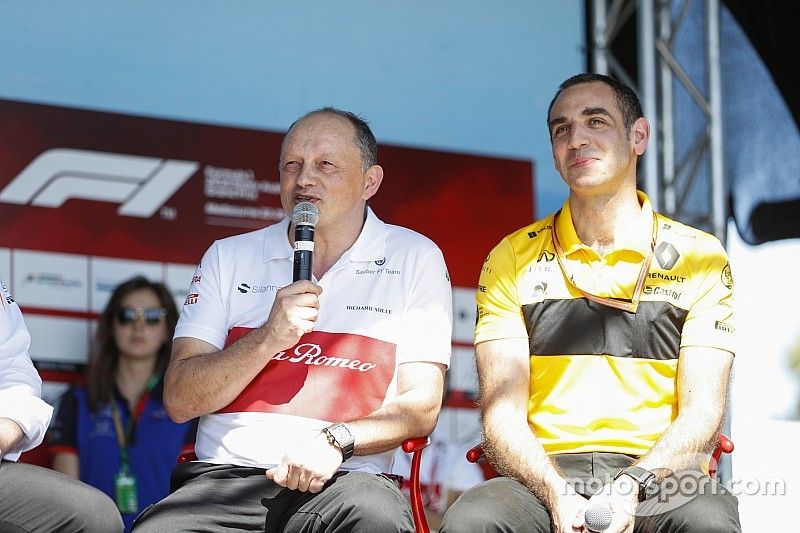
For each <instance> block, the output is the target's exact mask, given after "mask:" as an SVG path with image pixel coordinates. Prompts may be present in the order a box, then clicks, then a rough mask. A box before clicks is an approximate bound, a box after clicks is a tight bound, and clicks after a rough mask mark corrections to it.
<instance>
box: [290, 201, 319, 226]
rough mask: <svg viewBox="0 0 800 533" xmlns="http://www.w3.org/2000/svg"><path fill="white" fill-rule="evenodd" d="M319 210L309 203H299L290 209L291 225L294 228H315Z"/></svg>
mask: <svg viewBox="0 0 800 533" xmlns="http://www.w3.org/2000/svg"><path fill="white" fill-rule="evenodd" d="M318 220H319V209H317V206H315V205H314V204H312V203H311V202H300V203H298V204H297V205H296V206H294V209H292V223H294V225H295V226H312V227H313V226H316V225H317V221H318Z"/></svg>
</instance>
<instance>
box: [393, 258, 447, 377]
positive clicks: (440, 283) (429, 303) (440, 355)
mask: <svg viewBox="0 0 800 533" xmlns="http://www.w3.org/2000/svg"><path fill="white" fill-rule="evenodd" d="M421 259H422V260H421V261H420V264H419V265H418V266H417V267H416V268H415V276H414V278H413V279H412V280H411V295H410V297H409V303H408V305H407V306H406V309H405V314H404V317H403V321H402V325H403V326H402V327H403V329H404V331H403V332H402V334H401V335H400V336H399V337H400V339H401V342H400V344H399V345H398V362H400V363H406V362H410V361H427V362H433V363H441V364H443V365H446V366H447V365H449V364H450V352H451V350H452V344H451V335H452V329H453V295H452V289H451V286H450V276H449V274H448V272H447V266H446V265H445V262H444V257H443V256H442V252H441V250H439V248H438V247H436V246H435V245H434V244H433V243H431V244H430V248H428V249H427V250H425V252H424V253H423V254H421Z"/></svg>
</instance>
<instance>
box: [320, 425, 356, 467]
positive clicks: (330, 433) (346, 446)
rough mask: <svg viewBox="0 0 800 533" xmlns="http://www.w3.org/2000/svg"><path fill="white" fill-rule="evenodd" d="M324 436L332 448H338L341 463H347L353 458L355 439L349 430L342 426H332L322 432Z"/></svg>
mask: <svg viewBox="0 0 800 533" xmlns="http://www.w3.org/2000/svg"><path fill="white" fill-rule="evenodd" d="M322 432H323V433H325V436H326V437H328V442H329V443H330V445H331V446H333V447H334V448H338V449H339V451H340V452H342V461H343V462H344V461H347V460H348V459H350V458H351V457H352V456H353V451H354V450H355V444H356V439H355V437H353V434H352V433H350V428H348V427H347V426H346V425H344V424H341V423H339V424H332V425H330V426H328V427H326V428H324V429H323V430H322Z"/></svg>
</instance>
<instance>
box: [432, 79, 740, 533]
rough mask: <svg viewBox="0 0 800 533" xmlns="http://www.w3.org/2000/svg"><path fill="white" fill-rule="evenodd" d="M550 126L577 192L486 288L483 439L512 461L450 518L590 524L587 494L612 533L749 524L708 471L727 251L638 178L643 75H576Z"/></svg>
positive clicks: (725, 325) (450, 527)
mask: <svg viewBox="0 0 800 533" xmlns="http://www.w3.org/2000/svg"><path fill="white" fill-rule="evenodd" d="M548 127H549V130H550V139H551V143H552V149H553V160H554V162H555V165H556V169H557V170H558V171H559V173H560V174H561V177H562V178H563V179H564V181H565V182H566V183H567V185H568V186H569V198H568V199H567V201H566V202H565V203H564V206H563V207H562V209H561V210H560V211H559V212H558V213H556V214H555V215H550V216H548V217H546V218H544V219H542V220H540V221H538V222H534V223H533V224H531V225H530V226H527V227H525V228H522V229H521V230H519V231H516V232H515V233H512V234H511V235H509V236H508V237H506V238H505V239H503V240H502V242H500V244H498V245H497V246H496V247H495V248H494V249H493V250H492V251H491V253H490V254H489V257H488V258H487V259H486V263H485V264H484V267H483V271H482V273H481V278H480V291H479V292H478V293H477V302H478V323H477V326H476V331H475V345H476V357H477V364H478V374H479V382H480V390H481V411H482V418H483V426H484V435H485V450H486V453H487V456H488V458H489V460H490V461H491V462H492V464H493V465H494V466H495V467H496V468H497V470H498V471H499V472H500V473H501V474H503V475H504V476H505V477H502V478H496V479H492V480H490V481H487V482H485V483H482V484H481V485H478V486H477V487H474V488H472V489H470V490H469V491H467V492H466V493H464V494H463V495H462V496H461V498H460V499H459V500H457V501H456V502H455V504H454V505H453V506H452V507H451V508H450V509H449V510H448V512H447V514H446V516H445V518H444V525H443V527H442V529H441V531H442V532H453V533H456V532H457V533H461V532H465V531H470V532H482V531H493V532H494V531H505V532H515V533H516V532H521V531H526V532H528V531H536V532H550V531H558V532H573V531H586V530H587V529H586V524H585V523H584V511H585V510H586V509H591V510H592V512H593V513H595V514H596V515H601V514H602V515H605V517H606V518H609V519H610V523H609V524H608V529H606V530H605V531H607V532H608V533H617V532H621V531H625V532H630V531H637V532H656V531H658V532H660V533H667V532H678V531H680V532H698V531H702V532H704V533H707V532H714V531H719V532H726V533H731V532H736V531H740V530H741V527H740V525H739V517H738V511H737V501H736V498H734V497H733V496H732V495H731V494H730V493H728V492H727V491H725V490H724V489H723V488H722V487H721V486H720V485H718V484H717V483H716V482H715V481H712V480H711V479H710V478H708V477H707V476H706V475H705V474H702V466H703V465H702V463H703V462H704V461H705V460H706V459H707V457H708V455H707V454H708V452H709V451H710V450H711V448H713V445H714V443H715V441H716V436H717V431H718V430H719V427H720V424H721V422H722V419H723V414H724V411H725V399H726V392H727V387H728V376H729V373H730V368H731V363H732V361H733V326H732V325H731V320H732V315H733V309H732V303H733V296H732V287H733V280H732V278H731V275H730V267H729V265H728V260H727V258H726V255H725V251H724V250H723V248H722V246H721V245H720V243H719V241H718V240H717V239H715V238H714V237H712V236H711V235H708V234H706V233H703V232H702V231H699V230H696V229H694V228H691V227H688V226H684V225H682V224H680V223H677V222H674V221H672V220H669V219H667V218H666V217H664V216H662V215H660V214H657V213H654V211H653V208H652V206H651V205H650V202H649V200H648V199H647V196H645V195H644V193H641V192H637V190H636V162H637V160H638V158H639V156H641V155H642V154H643V153H644V151H645V148H646V146H647V140H648V137H649V132H650V129H649V124H648V122H647V120H645V118H644V117H643V116H642V109H641V105H640V104H639V100H638V98H637V97H636V95H635V93H634V92H633V91H632V90H631V89H630V88H629V87H627V86H625V85H623V84H621V83H619V82H618V81H616V80H614V79H612V78H608V77H606V76H601V75H596V74H584V75H578V76H575V77H573V78H570V79H568V80H566V81H565V82H564V83H562V84H561V86H560V88H559V90H558V92H557V93H556V95H555V97H554V98H553V101H552V102H551V104H550V109H549V111H548ZM689 476H691V479H690V478H689ZM656 489H660V490H656ZM587 498H588V500H587ZM594 525H596V526H597V527H599V526H600V524H599V523H595V524H594Z"/></svg>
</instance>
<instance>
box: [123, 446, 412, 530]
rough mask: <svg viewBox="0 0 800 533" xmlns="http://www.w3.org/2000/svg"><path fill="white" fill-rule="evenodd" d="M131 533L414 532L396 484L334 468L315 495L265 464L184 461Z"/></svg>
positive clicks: (372, 475)
mask: <svg viewBox="0 0 800 533" xmlns="http://www.w3.org/2000/svg"><path fill="white" fill-rule="evenodd" d="M134 531H136V533H148V532H150V533H163V532H165V531H169V532H180V531H196V532H199V531H209V532H211V531H214V532H220V531H261V532H265V533H283V532H286V533H345V532H354V533H376V532H380V533H393V532H397V533H401V532H402V533H413V531H414V522H413V518H412V516H411V509H410V507H409V504H408V500H407V499H406V498H405V496H403V494H402V493H401V492H400V490H399V489H398V488H397V485H396V484H395V483H394V481H392V480H390V479H388V478H386V477H384V476H381V475H375V474H365V473H361V472H339V473H337V474H336V475H335V476H334V477H333V478H332V479H331V480H330V481H328V483H326V484H325V487H324V488H323V490H322V491H321V492H319V493H318V494H311V493H307V492H298V491H296V490H289V489H286V488H283V487H281V486H279V485H276V484H275V483H274V482H272V481H270V480H269V479H267V478H266V476H265V475H264V469H263V468H247V467H239V466H233V465H214V464H209V463H202V462H193V463H183V464H180V465H178V466H177V468H176V469H175V471H174V472H173V474H172V493H171V494H170V495H169V496H167V497H166V498H165V499H163V500H161V501H160V502H158V503H157V504H155V505H153V506H150V507H148V508H147V509H145V510H144V511H143V512H142V514H141V515H139V517H138V518H137V519H136V522H135V523H134Z"/></svg>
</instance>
